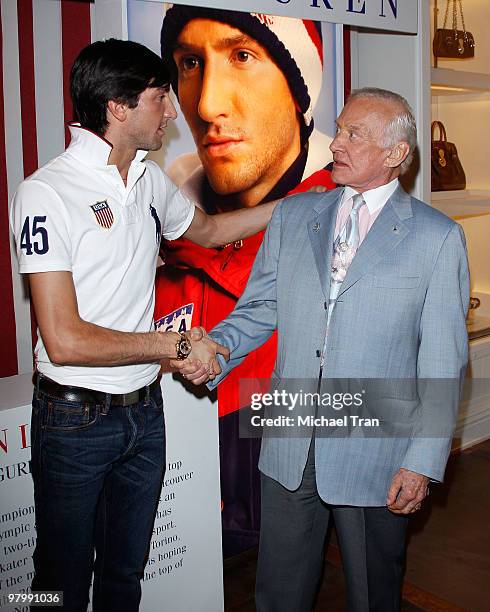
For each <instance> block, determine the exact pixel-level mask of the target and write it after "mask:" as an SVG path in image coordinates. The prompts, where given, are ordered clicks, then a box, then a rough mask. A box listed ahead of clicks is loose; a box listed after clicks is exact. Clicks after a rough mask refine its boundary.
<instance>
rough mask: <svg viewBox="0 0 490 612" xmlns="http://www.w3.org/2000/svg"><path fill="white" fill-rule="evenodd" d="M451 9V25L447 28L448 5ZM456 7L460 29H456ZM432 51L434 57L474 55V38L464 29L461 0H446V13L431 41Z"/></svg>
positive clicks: (464, 57) (463, 57) (459, 57)
mask: <svg viewBox="0 0 490 612" xmlns="http://www.w3.org/2000/svg"><path fill="white" fill-rule="evenodd" d="M450 4H452V9H453V27H452V29H447V28H446V25H447V19H448V14H449V5H450ZM458 7H459V14H460V16H461V23H462V27H463V29H462V30H458ZM432 51H433V53H434V55H435V56H436V57H450V58H456V59H467V58H469V57H474V55H475V39H474V38H473V34H472V33H471V32H468V31H467V30H466V26H465V23H464V17H463V5H462V3H461V0H447V4H446V14H445V15H444V23H443V24H442V28H437V30H436V33H435V35H434V40H433V43H432Z"/></svg>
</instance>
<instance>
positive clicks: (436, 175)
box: [430, 121, 466, 191]
mask: <svg viewBox="0 0 490 612" xmlns="http://www.w3.org/2000/svg"><path fill="white" fill-rule="evenodd" d="M437 128H439V140H436V139H435V132H436V129H437ZM431 140H432V144H431V149H432V153H431V156H432V157H431V173H430V175H431V187H432V191H455V190H457V189H466V176H465V173H464V170H463V166H462V165H461V162H460V161H459V157H458V151H457V149H456V145H455V144H454V143H452V142H448V140H447V136H446V128H445V127H444V124H443V123H442V122H441V121H433V122H432V126H431Z"/></svg>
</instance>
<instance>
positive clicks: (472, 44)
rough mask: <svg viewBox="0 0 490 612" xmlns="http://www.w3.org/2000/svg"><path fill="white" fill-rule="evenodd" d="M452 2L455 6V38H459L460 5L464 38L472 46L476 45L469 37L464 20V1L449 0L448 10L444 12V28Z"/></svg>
mask: <svg viewBox="0 0 490 612" xmlns="http://www.w3.org/2000/svg"><path fill="white" fill-rule="evenodd" d="M450 4H452V6H453V31H454V38H455V40H457V39H458V7H459V14H460V16H461V23H462V26H463V39H464V41H465V42H466V43H468V44H470V45H471V46H472V47H474V46H475V43H474V41H473V42H471V41H470V40H469V37H468V33H467V31H466V24H465V22H464V15H463V2H462V0H447V3H446V12H445V14H444V24H443V26H442V27H443V29H445V28H446V24H447V19H448V17H449V5H450Z"/></svg>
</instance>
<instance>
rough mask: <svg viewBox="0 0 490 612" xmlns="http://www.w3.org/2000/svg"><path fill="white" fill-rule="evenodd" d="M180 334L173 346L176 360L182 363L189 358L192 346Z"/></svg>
mask: <svg viewBox="0 0 490 612" xmlns="http://www.w3.org/2000/svg"><path fill="white" fill-rule="evenodd" d="M179 333H180V340H179V341H178V342H177V343H176V344H175V348H176V349H177V359H178V360H179V361H183V360H184V359H187V357H189V355H190V352H191V351H192V344H191V341H190V340H189V338H188V337H187V336H186V335H185V334H184V333H182V332H179Z"/></svg>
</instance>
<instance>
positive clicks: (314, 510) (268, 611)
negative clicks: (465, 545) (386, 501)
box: [256, 444, 408, 612]
mask: <svg viewBox="0 0 490 612" xmlns="http://www.w3.org/2000/svg"><path fill="white" fill-rule="evenodd" d="M313 446H314V445H313V444H312V448H311V449H310V453H309V456H308V462H307V464H306V467H305V471H304V474H303V480H302V483H301V485H300V487H299V489H297V490H296V491H289V490H288V489H285V488H284V487H283V486H282V485H280V484H279V483H278V482H277V481H275V480H273V479H272V478H269V477H268V476H265V475H262V519H261V521H262V522H261V533H260V545H259V560H258V567H257V584H256V606H257V611H258V612H309V611H310V610H312V609H313V606H314V601H315V595H316V590H317V587H318V583H319V580H320V577H321V573H322V568H323V559H324V547H325V537H326V533H327V528H328V523H329V520H330V516H331V515H333V518H334V522H335V527H336V531H337V537H338V541H339V547H340V552H341V555H342V563H343V567H344V574H345V579H346V584H347V606H348V610H349V611H351V612H366V611H368V610H375V611H377V612H397V611H398V610H400V600H401V586H402V579H403V572H404V566H405V537H406V527H407V522H408V519H407V517H405V516H398V515H395V514H393V513H391V512H390V511H389V510H388V509H387V508H385V507H380V508H358V507H353V506H332V505H330V504H326V503H325V502H323V501H322V499H321V498H320V496H319V495H318V492H317V488H316V479H315V463H314V451H313Z"/></svg>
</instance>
